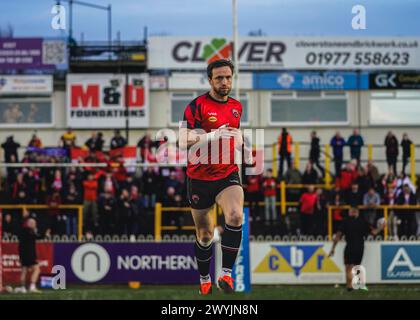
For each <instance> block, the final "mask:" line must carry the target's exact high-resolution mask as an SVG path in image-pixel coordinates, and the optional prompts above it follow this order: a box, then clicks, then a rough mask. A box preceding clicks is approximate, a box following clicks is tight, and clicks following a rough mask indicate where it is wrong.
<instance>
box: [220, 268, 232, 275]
mask: <svg viewBox="0 0 420 320" xmlns="http://www.w3.org/2000/svg"><path fill="white" fill-rule="evenodd" d="M221 276H222V277H224V276H229V277H231V276H232V269H228V268H222V274H221Z"/></svg>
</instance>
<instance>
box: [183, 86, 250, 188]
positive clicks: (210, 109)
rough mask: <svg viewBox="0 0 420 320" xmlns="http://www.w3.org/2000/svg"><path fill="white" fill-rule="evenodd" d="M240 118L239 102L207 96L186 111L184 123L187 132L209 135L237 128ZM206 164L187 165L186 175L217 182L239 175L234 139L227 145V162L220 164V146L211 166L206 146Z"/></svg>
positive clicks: (240, 107) (200, 98)
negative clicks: (208, 133)
mask: <svg viewBox="0 0 420 320" xmlns="http://www.w3.org/2000/svg"><path fill="white" fill-rule="evenodd" d="M241 115H242V105H241V103H240V102H239V101H237V100H235V99H233V98H230V97H229V98H228V100H227V101H226V102H221V101H217V100H215V99H214V98H212V97H211V96H210V94H209V93H208V92H207V93H206V94H203V95H201V96H199V97H197V98H196V99H194V100H193V101H191V102H190V104H189V105H188V106H187V107H186V109H185V112H184V122H186V125H187V128H188V129H202V130H204V131H205V132H211V131H212V130H214V129H217V128H219V127H221V126H223V125H227V126H229V127H232V128H239V126H240V121H241ZM208 148H209V149H208V164H203V163H198V164H192V163H190V161H188V165H187V175H188V177H190V178H191V179H199V180H212V181H213V180H219V179H223V178H225V177H227V176H228V175H229V174H231V173H232V172H235V171H239V168H238V166H237V165H236V164H235V163H234V154H235V146H234V141H233V138H232V139H231V141H230V148H229V149H230V150H229V151H230V161H229V163H228V164H225V163H222V156H223V154H222V142H221V141H220V142H219V164H212V163H211V151H210V143H209V146H208Z"/></svg>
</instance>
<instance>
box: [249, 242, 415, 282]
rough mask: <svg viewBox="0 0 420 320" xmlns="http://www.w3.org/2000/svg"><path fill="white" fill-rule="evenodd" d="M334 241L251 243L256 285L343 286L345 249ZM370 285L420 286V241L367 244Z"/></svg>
mask: <svg viewBox="0 0 420 320" xmlns="http://www.w3.org/2000/svg"><path fill="white" fill-rule="evenodd" d="M331 247H332V242H302V243H296V242H295V243H287V242H262V243H258V242H251V249H250V250H251V272H252V277H251V281H252V283H253V284H328V283H331V284H343V283H345V274H344V273H345V266H344V248H345V243H344V242H340V243H339V244H338V245H337V248H336V251H335V255H334V256H333V257H328V254H329V252H330V249H331ZM361 265H362V266H363V267H364V268H365V270H366V282H367V285H369V283H420V242H366V244H365V251H364V255H363V260H362V264H361Z"/></svg>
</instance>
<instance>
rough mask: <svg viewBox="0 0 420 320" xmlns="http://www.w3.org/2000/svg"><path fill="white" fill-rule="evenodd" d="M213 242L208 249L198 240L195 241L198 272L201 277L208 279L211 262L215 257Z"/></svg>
mask: <svg viewBox="0 0 420 320" xmlns="http://www.w3.org/2000/svg"><path fill="white" fill-rule="evenodd" d="M212 247H213V242H212V243H210V245H208V246H207V247H204V246H203V245H201V244H200V243H199V242H198V240H197V241H195V245H194V251H195V258H196V259H197V265H198V271H199V272H200V276H201V277H206V276H208V275H209V273H210V261H211V256H212V255H213V250H212Z"/></svg>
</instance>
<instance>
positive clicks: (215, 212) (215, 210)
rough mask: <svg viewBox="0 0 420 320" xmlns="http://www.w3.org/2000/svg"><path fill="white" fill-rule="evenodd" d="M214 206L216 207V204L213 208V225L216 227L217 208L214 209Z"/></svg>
mask: <svg viewBox="0 0 420 320" xmlns="http://www.w3.org/2000/svg"><path fill="white" fill-rule="evenodd" d="M216 206H217V204H215V205H214V206H213V210H212V211H213V213H212V214H213V223H214V224H213V225H214V226H217V208H216Z"/></svg>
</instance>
